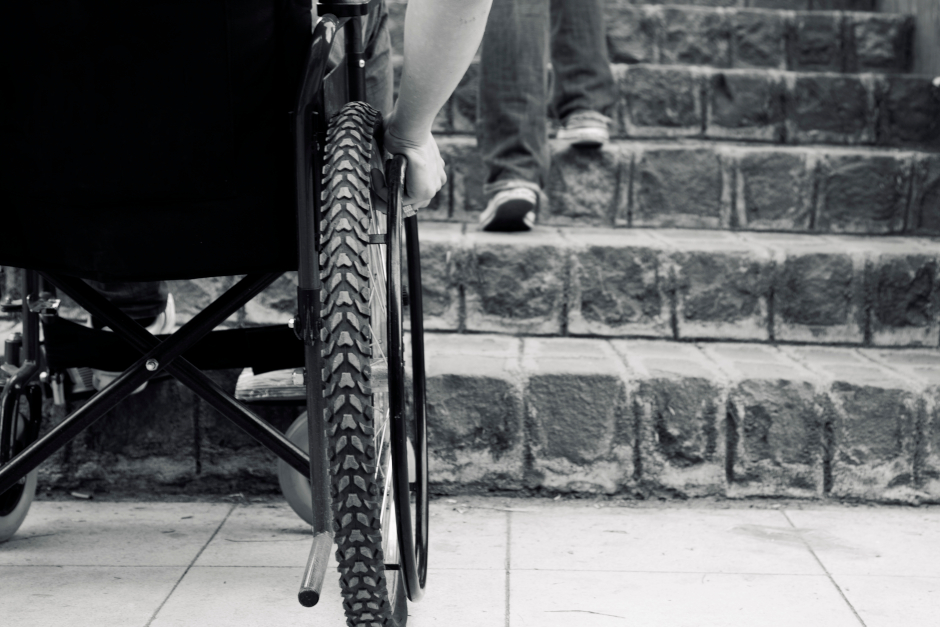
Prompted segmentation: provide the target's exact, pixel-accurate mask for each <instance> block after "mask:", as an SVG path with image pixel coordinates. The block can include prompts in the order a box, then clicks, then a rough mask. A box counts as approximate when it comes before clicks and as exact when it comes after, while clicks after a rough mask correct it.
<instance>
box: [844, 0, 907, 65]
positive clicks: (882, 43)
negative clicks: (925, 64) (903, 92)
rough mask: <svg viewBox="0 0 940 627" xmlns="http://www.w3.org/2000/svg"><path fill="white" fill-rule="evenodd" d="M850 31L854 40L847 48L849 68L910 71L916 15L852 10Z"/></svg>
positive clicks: (848, 18) (849, 24)
mask: <svg viewBox="0 0 940 627" xmlns="http://www.w3.org/2000/svg"><path fill="white" fill-rule="evenodd" d="M846 19H847V21H848V29H847V31H848V32H847V34H848V35H849V37H850V39H851V41H852V43H853V44H854V45H853V46H852V47H851V48H850V50H848V51H847V53H848V55H847V56H848V57H849V66H850V67H848V68H847V69H850V70H852V71H857V72H890V73H893V72H910V71H911V62H912V56H913V55H912V47H913V43H914V16H912V15H888V14H868V15H866V14H863V13H851V14H847V15H846Z"/></svg>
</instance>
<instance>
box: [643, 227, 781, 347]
mask: <svg viewBox="0 0 940 627" xmlns="http://www.w3.org/2000/svg"><path fill="white" fill-rule="evenodd" d="M657 237H659V238H661V239H663V240H664V241H665V242H667V243H668V244H669V246H670V248H671V249H672V250H671V252H670V253H669V262H670V265H671V267H672V271H673V275H674V277H675V279H674V280H675V292H676V310H675V311H676V313H675V316H676V322H675V325H676V330H677V333H678V337H680V338H687V339H689V338H726V337H729V335H730V336H733V337H735V338H741V339H747V340H767V339H768V337H769V327H768V325H769V320H768V317H769V311H770V309H769V301H768V299H769V297H770V288H771V285H772V281H773V264H772V259H771V256H770V253H769V251H768V250H767V249H765V248H763V247H760V246H754V245H753V244H750V243H748V242H746V241H742V240H741V239H740V238H739V237H737V236H735V235H734V234H732V233H715V232H705V231H698V232H697V231H666V232H664V231H659V232H657Z"/></svg>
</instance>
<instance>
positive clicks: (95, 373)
mask: <svg viewBox="0 0 940 627" xmlns="http://www.w3.org/2000/svg"><path fill="white" fill-rule="evenodd" d="M175 327H176V304H175V303H174V302H173V294H167V295H166V309H164V310H163V311H162V312H160V315H158V316H157V319H156V320H154V321H153V322H152V323H151V324H149V325H148V326H147V331H149V332H150V333H151V334H153V335H161V334H164V333H170V332H171V331H173V329H174V328H175ZM104 330H105V331H110V329H109V328H108V327H105V328H104ZM91 372H92V377H91V383H92V386H94V388H95V389H96V390H103V389H104V388H106V387H108V386H109V385H111V384H112V383H113V382H114V380H115V379H117V378H118V377H119V376H121V375H122V374H124V373H123V372H111V371H110V370H95V369H94V368H92V370H91ZM146 387H147V382H146V381H144V382H143V383H141V384H140V387H139V388H137V389H136V390H134V391H133V392H131V394H139V393H140V392H143V391H144V389H145V388H146Z"/></svg>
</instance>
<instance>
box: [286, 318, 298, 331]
mask: <svg viewBox="0 0 940 627" xmlns="http://www.w3.org/2000/svg"><path fill="white" fill-rule="evenodd" d="M295 324H297V318H291V319H290V320H288V321H287V328H289V329H293V328H294V325H295Z"/></svg>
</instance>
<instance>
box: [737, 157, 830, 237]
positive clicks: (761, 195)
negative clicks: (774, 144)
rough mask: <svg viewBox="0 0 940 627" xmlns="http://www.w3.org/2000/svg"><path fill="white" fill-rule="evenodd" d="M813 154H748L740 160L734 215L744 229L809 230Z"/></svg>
mask: <svg viewBox="0 0 940 627" xmlns="http://www.w3.org/2000/svg"><path fill="white" fill-rule="evenodd" d="M813 155H814V153H812V152H781V151H777V150H761V151H748V152H745V153H743V154H741V155H740V157H739V158H738V161H737V173H736V184H737V189H736V194H735V215H736V217H737V223H738V225H739V226H740V227H742V228H747V229H753V230H775V231H776V230H781V231H808V230H810V229H811V228H812V226H813V170H814V167H815V163H814V162H813V161H814V159H813Z"/></svg>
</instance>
